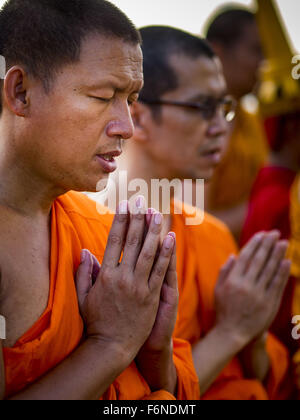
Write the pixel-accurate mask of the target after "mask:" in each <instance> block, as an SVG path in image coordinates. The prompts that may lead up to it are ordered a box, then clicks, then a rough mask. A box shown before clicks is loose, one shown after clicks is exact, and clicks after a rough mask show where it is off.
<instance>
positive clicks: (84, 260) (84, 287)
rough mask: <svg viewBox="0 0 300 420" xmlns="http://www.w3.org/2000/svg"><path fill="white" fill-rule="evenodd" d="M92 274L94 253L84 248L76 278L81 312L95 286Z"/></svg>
mask: <svg viewBox="0 0 300 420" xmlns="http://www.w3.org/2000/svg"><path fill="white" fill-rule="evenodd" d="M92 274H93V258H92V254H91V253H90V252H89V251H88V250H87V249H84V250H82V251H81V259H80V265H79V267H78V270H77V273H76V279H75V283H76V290H77V298H78V303H79V309H80V312H82V308H83V305H84V302H85V299H86V297H87V295H88V293H89V291H90V289H91V288H92V286H93V283H92Z"/></svg>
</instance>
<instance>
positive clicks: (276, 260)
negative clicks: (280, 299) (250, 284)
mask: <svg viewBox="0 0 300 420" xmlns="http://www.w3.org/2000/svg"><path fill="white" fill-rule="evenodd" d="M287 249H288V242H287V241H280V242H278V243H277V244H276V245H275V247H274V248H273V252H272V254H271V256H270V258H269V261H268V262H267V265H266V267H265V269H264V270H263V271H262V273H261V274H260V276H259V279H258V285H259V286H260V287H262V288H264V289H268V287H269V286H270V283H271V282H272V280H273V277H274V276H275V275H276V273H277V271H278V269H279V266H280V264H281V262H282V260H283V259H284V257H285V255H286V251H287Z"/></svg>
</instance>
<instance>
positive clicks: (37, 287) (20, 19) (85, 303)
mask: <svg viewBox="0 0 300 420" xmlns="http://www.w3.org/2000/svg"><path fill="white" fill-rule="evenodd" d="M140 42H141V39H140V35H139V33H138V32H137V30H136V28H135V27H134V26H133V24H132V23H131V22H130V21H129V20H128V18H127V17H126V16H125V15H124V14H123V13H122V12H121V11H120V10H119V9H117V8H116V7H115V6H113V5H112V4H111V3H109V2H106V1H104V0H98V1H95V0H78V1H76V2H75V1H73V0H64V1H60V0H22V1H18V0H10V1H8V2H6V3H5V6H4V8H3V9H2V10H1V11H0V54H1V55H3V56H4V57H5V59H6V62H7V74H6V77H5V80H4V82H3V83H1V117H0V137H1V153H0V173H1V185H0V226H1V229H0V230H1V241H0V273H1V279H0V280H1V281H0V314H1V315H2V316H3V317H5V319H6V323H7V331H6V337H3V336H2V337H1V338H2V339H3V340H0V366H1V370H0V373H1V376H0V398H1V399H2V398H7V399H9V398H12V399H30V400H37V399H39V400H45V399H47V400H49V399H50V400H57V399H59V400H60V399H62V400H66V399H67V400H83V399H84V400H89V399H91V400H96V399H99V398H100V397H102V398H103V399H109V400H142V399H148V400H151V399H157V400H174V399H175V397H177V398H179V399H185V400H186V399H197V398H198V397H199V385H198V380H197V376H196V373H195V371H194V367H193V361H192V355H191V350H190V345H189V343H187V342H185V341H183V340H176V339H174V340H173V339H172V335H173V329H174V326H175V322H176V315H177V304H178V292H177V275H176V250H175V237H174V234H172V233H170V234H168V235H165V236H163V238H162V239H163V243H162V245H161V243H160V239H161V230H162V221H163V219H162V215H161V214H159V213H157V212H156V214H153V215H152V217H150V216H151V213H149V215H148V219H146V217H145V211H146V209H144V208H143V205H142V201H141V200H137V201H136V203H135V211H134V212H133V213H132V214H131V215H130V214H129V211H128V203H126V202H125V203H121V204H120V208H119V210H118V212H117V215H116V217H115V221H114V223H113V226H112V230H111V233H110V236H109V237H108V233H109V230H110V228H111V224H112V220H111V218H108V219H106V218H105V217H104V216H101V215H99V213H98V212H97V209H96V204H95V203H94V202H92V201H91V200H89V199H88V198H87V197H86V196H84V195H83V194H80V193H79V192H75V191H85V190H88V191H96V186H97V184H98V182H99V180H101V179H102V180H103V179H107V178H108V175H109V173H111V172H113V171H114V170H115V169H116V162H115V160H114V158H115V157H116V156H118V155H120V153H121V142H122V139H128V138H130V137H132V134H133V123H132V119H131V116H130V111H129V104H130V103H132V102H134V101H136V100H137V98H138V94H139V91H140V90H141V88H142V85H143V72H142V52H141V48H140ZM72 190H73V191H72ZM106 244H107V246H106ZM121 255H123V258H122V260H120V257H121ZM97 259H98V260H100V261H101V262H102V267H100V265H99V262H98V260H97ZM284 271H285V270H284ZM281 274H282V275H283V277H284V273H281ZM278 280H282V279H281V277H280V279H278ZM279 284H281V281H279ZM162 289H164V295H163V300H162V298H161V290H162Z"/></svg>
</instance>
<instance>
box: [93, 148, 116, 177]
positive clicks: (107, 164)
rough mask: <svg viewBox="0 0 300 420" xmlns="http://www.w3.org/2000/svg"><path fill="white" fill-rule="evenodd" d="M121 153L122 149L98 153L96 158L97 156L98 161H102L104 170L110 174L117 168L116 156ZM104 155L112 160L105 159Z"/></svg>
mask: <svg viewBox="0 0 300 420" xmlns="http://www.w3.org/2000/svg"><path fill="white" fill-rule="evenodd" d="M121 154H122V152H120V151H114V152H107V153H103V154H97V155H96V158H97V161H98V162H99V163H100V165H101V167H102V169H103V171H104V172H106V173H109V174H110V173H112V172H115V171H116V170H117V162H116V160H115V159H114V158H115V157H119V156H120V155H121ZM104 156H105V157H109V158H110V159H111V160H110V161H108V160H105V159H104Z"/></svg>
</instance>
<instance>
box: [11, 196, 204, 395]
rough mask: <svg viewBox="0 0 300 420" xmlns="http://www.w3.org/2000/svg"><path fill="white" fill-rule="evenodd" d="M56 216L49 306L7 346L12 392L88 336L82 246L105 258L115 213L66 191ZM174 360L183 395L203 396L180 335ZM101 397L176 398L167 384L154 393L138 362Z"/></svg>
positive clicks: (56, 207) (55, 206)
mask: <svg viewBox="0 0 300 420" xmlns="http://www.w3.org/2000/svg"><path fill="white" fill-rule="evenodd" d="M99 210H100V209H99ZM101 210H102V211H103V208H102V209H101ZM51 217H52V223H51V265H50V296H49V301H48V306H47V308H46V310H45V311H44V313H43V314H42V316H41V317H40V319H39V320H38V321H37V322H36V323H35V325H33V326H32V328H31V329H30V330H29V331H27V333H26V334H24V335H23V337H21V338H20V339H19V340H18V342H17V343H16V344H15V346H14V347H13V348H4V349H3V355H4V364H5V374H6V397H7V398H8V397H10V396H13V395H15V394H17V393H18V392H20V391H22V390H23V389H24V388H26V387H27V386H29V385H30V384H32V383H34V382H35V381H37V380H38V379H39V378H41V377H42V376H43V375H45V374H46V373H47V372H49V371H50V370H51V369H53V368H54V367H55V366H57V365H58V364H59V363H61V362H62V361H63V360H64V359H65V358H67V357H68V356H69V355H70V354H71V353H72V352H73V351H74V350H75V349H76V347H77V346H78V345H79V344H80V342H81V340H82V338H83V322H82V319H81V317H80V313H79V308H78V301H77V294H76V288H75V282H74V276H75V273H76V271H77V268H78V266H79V264H80V253H81V250H82V249H89V250H90V251H91V252H92V253H93V254H94V255H95V256H96V257H97V258H98V260H99V261H100V262H101V261H102V259H103V256H104V251H105V247H106V243H107V238H108V233H109V230H110V227H111V223H112V217H111V216H110V215H107V216H103V215H99V213H98V212H97V209H96V203H94V202H93V201H91V200H90V199H88V198H87V197H86V196H84V195H83V194H80V193H75V192H70V193H68V194H66V195H64V196H61V197H59V198H58V199H57V200H56V201H55V202H54V204H53V207H52V216H51ZM99 357H101V354H100V355H99ZM174 363H175V366H176V369H177V373H178V394H177V397H178V399H183V400H185V399H191V400H195V399H198V398H199V385H198V379H197V376H196V373H195V370H194V366H193V361H192V355H191V348H190V345H189V344H188V343H187V342H185V341H183V340H178V339H176V338H175V339H174ZM102 398H103V399H105V400H107V399H109V400H142V399H145V400H152V399H156V400H174V399H175V398H174V397H173V396H172V395H171V394H170V393H168V392H167V391H164V390H161V391H158V392H155V393H152V392H151V390H150V388H149V386H148V384H147V383H146V381H145V379H144V378H143V377H142V375H141V374H140V372H139V371H138V369H137V366H136V364H135V363H134V362H133V363H132V364H131V365H130V366H129V367H128V368H127V369H126V370H125V371H124V372H123V373H122V374H121V375H120V376H119V377H118V378H117V379H116V381H115V382H114V383H113V384H112V385H111V386H110V387H109V389H108V390H107V392H106V393H105V394H104V396H103V397H102Z"/></svg>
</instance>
